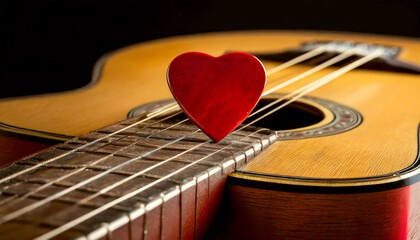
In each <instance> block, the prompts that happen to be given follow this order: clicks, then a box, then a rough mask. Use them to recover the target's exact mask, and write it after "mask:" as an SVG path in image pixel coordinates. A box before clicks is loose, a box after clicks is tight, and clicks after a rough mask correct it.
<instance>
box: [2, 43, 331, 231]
mask: <svg viewBox="0 0 420 240" xmlns="http://www.w3.org/2000/svg"><path fill="white" fill-rule="evenodd" d="M325 51H326V47H325V46H319V47H317V48H315V49H313V50H311V51H309V52H307V53H304V54H302V55H300V56H298V57H296V58H294V59H292V60H289V61H287V62H285V63H283V64H280V65H279V66H277V67H275V68H274V69H271V70H270V71H269V72H267V74H266V75H267V76H268V75H271V74H273V73H275V72H278V71H281V70H283V69H285V68H287V67H290V66H293V65H295V64H298V63H300V62H302V61H305V60H307V59H309V58H311V57H314V56H316V55H319V54H321V53H323V52H325ZM177 107H179V106H178V104H176V103H174V104H171V105H169V106H167V107H165V108H164V109H159V111H157V112H152V113H150V114H149V115H148V117H147V118H145V119H142V120H141V121H139V122H135V123H133V124H131V125H129V126H127V127H125V128H122V129H120V130H118V131H116V132H113V133H110V134H108V135H105V136H103V137H101V138H99V139H96V140H94V141H92V142H88V143H87V144H85V145H82V146H80V147H78V148H75V149H73V150H71V151H69V152H66V153H63V154H61V155H58V156H56V157H53V158H50V159H48V160H45V161H43V162H41V163H38V164H36V165H34V166H32V167H29V168H26V169H23V170H21V171H19V172H16V173H13V174H10V175H9V176H6V177H3V178H1V179H0V183H3V182H6V181H8V180H10V179H12V178H15V177H17V176H20V175H22V174H24V173H26V172H29V171H32V170H34V169H36V168H39V167H41V166H43V165H45V164H48V163H51V162H53V161H55V160H57V159H60V158H62V157H65V156H67V155H69V154H71V153H73V152H76V151H79V150H81V149H83V148H85V147H88V146H90V145H92V144H95V143H97V142H99V141H102V140H104V139H106V138H108V137H111V136H113V135H115V134H118V133H120V132H122V131H125V130H127V129H129V128H131V127H134V126H136V125H138V124H140V123H142V122H145V121H147V120H150V119H152V118H154V117H156V116H158V115H160V114H163V113H165V112H168V111H170V110H173V109H175V108H177ZM0 224H1V223H0Z"/></svg>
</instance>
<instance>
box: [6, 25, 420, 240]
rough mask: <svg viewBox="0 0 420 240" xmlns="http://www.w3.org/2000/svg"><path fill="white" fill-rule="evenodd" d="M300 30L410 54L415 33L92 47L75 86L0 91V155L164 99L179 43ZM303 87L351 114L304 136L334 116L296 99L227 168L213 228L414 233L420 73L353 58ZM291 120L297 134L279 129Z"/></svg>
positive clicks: (240, 47)
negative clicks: (296, 108)
mask: <svg viewBox="0 0 420 240" xmlns="http://www.w3.org/2000/svg"><path fill="white" fill-rule="evenodd" d="M311 40H325V41H332V40H334V41H335V40H337V41H346V40H352V41H355V42H368V43H375V44H384V45H390V46H399V47H401V49H402V50H401V53H400V55H399V56H398V59H400V60H403V61H406V62H411V63H412V64H417V65H420V41H419V40H416V39H408V38H399V37H383V36H376V35H358V34H341V33H340V34H339V33H323V32H289V31H251V32H230V33H215V34H213V33H212V34H200V35H192V36H185V37H173V38H167V39H162V40H156V41H150V42H146V43H141V44H138V45H133V46H129V47H126V48H123V49H120V50H117V51H115V52H112V53H110V54H108V55H106V56H104V57H103V58H101V59H100V60H99V61H98V63H97V64H96V65H95V68H94V71H93V79H92V82H91V84H89V85H88V86H86V87H84V88H81V89H77V90H73V91H69V92H63V93H51V94H45V95H39V96H28V97H23V98H11V99H3V100H2V101H0V123H1V124H0V129H1V130H2V135H1V136H0V141H1V142H0V146H1V149H0V159H2V161H3V162H2V164H3V165H4V164H6V163H9V162H11V161H15V160H17V159H19V158H21V157H23V156H25V155H28V154H31V153H35V152H37V151H41V150H43V149H47V148H49V147H50V146H51V144H52V143H53V142H52V141H57V142H58V141H65V140H67V139H70V138H71V137H73V136H79V135H84V134H87V133H89V132H90V131H93V130H95V129H99V128H102V127H105V126H108V125H111V124H113V123H115V122H118V121H121V120H123V119H125V118H126V116H127V114H128V112H130V110H132V109H134V108H136V107H138V106H140V105H144V104H147V103H150V102H155V101H161V100H164V99H170V98H171V93H170V91H169V89H168V87H167V83H166V81H165V79H166V70H167V66H168V65H169V63H170V62H171V60H172V59H173V58H174V57H176V56H177V55H179V54H181V53H184V52H191V51H199V52H205V53H208V54H211V55H213V56H219V55H222V54H223V53H225V52H227V51H243V52H258V53H264V52H273V51H282V50H286V49H293V48H297V47H298V46H299V44H301V43H302V42H305V41H311ZM263 64H264V65H265V67H266V69H267V70H269V69H271V68H273V67H275V66H276V65H278V64H279V63H278V62H273V61H264V60H263ZM311 67H312V66H308V65H296V66H292V67H290V68H288V69H286V70H284V71H281V72H278V73H275V74H273V75H271V76H270V77H269V78H268V88H269V87H270V86H271V85H270V79H276V78H280V77H284V76H289V75H290V76H291V75H292V74H294V73H296V72H299V73H300V72H303V71H305V70H308V69H310V68H311ZM336 69H337V68H336V67H332V68H327V69H324V70H321V71H319V72H317V73H315V74H313V75H311V76H310V77H308V78H305V79H304V80H302V81H301V82H297V83H295V84H292V85H290V86H287V87H285V88H282V89H280V90H278V92H277V93H278V94H284V93H288V92H293V91H294V90H296V89H297V88H299V87H302V86H304V85H306V84H308V83H310V82H311V81H314V80H316V79H318V78H320V77H322V76H324V75H326V74H328V73H330V72H332V71H333V70H336ZM289 78H290V77H289ZM284 80H287V77H286V78H285V79H283V81H284ZM58 81H59V80H58ZM280 82H281V81H280ZM276 83H277V84H278V83H279V82H276ZM273 86H274V83H273ZM309 96H310V97H313V98H315V99H321V101H322V100H325V101H327V102H332V103H337V104H339V105H342V106H345V107H348V108H349V109H353V110H355V112H357V113H358V114H360V121H359V123H357V124H356V125H355V126H354V127H351V128H349V129H346V130H345V131H344V130H343V131H340V132H337V133H333V134H324V135H323V134H322V133H321V135H314V136H310V135H311V132H302V131H307V130H311V129H318V128H319V127H322V126H324V125H328V124H329V123H331V122H332V121H334V119H335V118H336V117H337V116H336V113H334V111H330V110H328V108H326V107H322V106H320V105H322V104H319V103H317V102H316V101H312V100H311V99H310V98H309V99H306V100H305V101H308V104H309V105H311V106H312V107H314V108H319V111H320V112H321V113H323V114H322V116H323V119H322V120H321V121H320V122H318V123H316V124H313V125H309V126H305V127H301V128H298V129H291V130H287V131H284V130H282V131H279V132H278V133H279V136H280V137H279V140H278V141H277V142H275V143H273V144H272V145H271V146H269V147H268V148H267V149H265V150H264V151H262V152H261V153H260V154H258V155H257V156H256V157H255V158H254V159H253V160H252V161H250V162H249V163H247V164H245V165H244V166H243V167H242V168H241V169H240V171H237V172H235V173H233V174H231V175H230V176H229V178H228V181H227V183H228V186H227V188H226V189H227V191H226V194H225V196H226V199H227V200H226V202H225V206H226V207H225V208H223V210H224V211H225V212H226V214H227V217H226V218H227V219H228V220H226V222H225V223H226V226H227V227H225V228H224V230H223V233H221V236H219V237H222V238H223V237H225V238H229V239H230V238H237V239H257V238H259V239H418V238H420V184H419V183H418V181H419V180H420V175H419V174H420V170H419V169H418V167H419V166H418V164H419V163H418V161H419V159H418V158H419V123H420V75H419V74H414V73H401V72H393V71H380V70H367V69H356V70H353V71H351V72H349V73H346V74H344V75H343V76H340V77H339V78H337V79H336V80H334V81H332V82H331V83H329V84H327V85H325V86H322V87H320V88H319V89H316V90H315V91H313V92H311V93H310V94H309ZM284 118H287V116H284ZM337 124H338V123H337ZM330 127H331V128H333V127H334V126H330ZM273 130H277V129H273ZM298 131H301V133H302V134H304V135H305V134H306V135H305V136H304V137H297V138H294V139H291V138H287V137H286V138H284V139H282V137H281V136H282V135H281V134H282V133H286V132H292V133H293V132H294V133H296V132H298ZM286 135H287V134H286ZM48 139H49V140H48ZM12 146H14V147H12Z"/></svg>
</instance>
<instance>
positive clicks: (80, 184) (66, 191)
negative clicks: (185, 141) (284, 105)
mask: <svg viewBox="0 0 420 240" xmlns="http://www.w3.org/2000/svg"><path fill="white" fill-rule="evenodd" d="M332 63H334V62H331V64H332ZM253 115H255V114H252V115H250V116H249V117H252V116H253ZM208 142H211V141H208ZM169 144H170V143H169ZM203 144H204V143H203ZM165 146H166V145H165ZM200 146H201V145H200ZM162 147H163V146H162ZM197 147H199V146H196V147H195V148H197ZM195 148H194V149H195ZM156 150H158V149H155V150H154V151H156ZM190 151H191V150H190ZM149 154H150V153H149ZM146 156H147V155H146ZM141 157H144V156H140V157H139V158H141ZM137 159H138V158H135V159H132V160H137ZM132 160H129V161H128V162H125V163H124V164H121V165H119V166H116V167H115V168H113V169H110V170H108V171H106V172H103V173H101V174H99V175H96V176H95V177H93V178H92V179H87V180H86V181H85V182H81V183H79V184H77V185H75V186H73V187H71V188H68V189H66V190H63V191H62V192H59V193H58V194H56V195H52V196H50V197H48V198H46V199H44V201H45V202H49V201H51V200H53V199H56V198H58V197H60V196H62V195H64V194H66V193H68V192H70V191H72V190H74V189H76V188H78V187H80V186H83V185H85V184H87V183H89V182H92V181H94V180H96V179H98V178H99V177H102V176H104V175H106V174H107V173H109V172H111V171H113V170H115V169H116V168H119V167H122V166H124V165H125V164H128V163H130V162H131V161H132ZM169 160H170V159H169ZM169 160H167V161H164V162H162V163H160V164H156V165H154V166H152V167H151V168H149V169H147V170H150V169H152V168H154V167H157V166H160V165H161V164H163V163H165V162H168V161H169ZM31 194H32V193H31ZM27 195H28V194H27ZM44 201H42V202H37V203H36V204H34V205H29V206H27V207H25V208H22V209H20V211H17V212H14V213H12V214H9V215H7V216H5V217H3V219H2V220H3V221H9V220H10V219H11V218H15V217H16V216H17V215H21V214H23V212H25V211H28V210H27V209H30V208H35V207H39V206H40V205H42V204H44Z"/></svg>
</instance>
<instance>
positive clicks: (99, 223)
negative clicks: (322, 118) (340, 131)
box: [0, 115, 276, 239]
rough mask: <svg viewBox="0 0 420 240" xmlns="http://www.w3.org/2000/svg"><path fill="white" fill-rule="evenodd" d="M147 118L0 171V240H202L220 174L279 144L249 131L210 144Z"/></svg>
mask: <svg viewBox="0 0 420 240" xmlns="http://www.w3.org/2000/svg"><path fill="white" fill-rule="evenodd" d="M144 117H145V116H144V115H143V116H140V117H135V118H132V119H129V120H126V121H123V122H119V123H117V124H114V125H111V126H109V127H105V128H102V129H99V130H96V131H93V132H91V133H89V134H87V135H84V136H80V137H76V138H74V139H71V140H69V141H67V142H65V143H62V144H58V145H56V146H55V147H54V148H52V149H50V150H48V151H45V152H42V153H40V154H37V155H34V156H32V157H29V158H26V159H23V160H21V161H18V162H16V163H14V164H12V165H9V166H8V167H6V168H3V169H1V170H0V176H1V177H5V176H13V177H11V178H10V179H9V180H8V181H6V182H3V183H2V186H1V187H2V193H3V194H2V195H1V200H0V201H1V206H0V211H1V215H2V216H4V217H3V221H4V220H7V221H6V223H4V224H2V225H0V234H1V235H2V236H6V238H8V237H9V238H13V236H17V235H19V234H22V236H21V235H19V237H20V238H33V237H37V236H40V235H43V234H47V233H48V232H51V231H53V230H54V229H56V230H55V231H57V229H59V230H60V229H61V230H60V231H57V234H58V235H57V236H59V237H63V238H69V237H72V238H74V237H83V236H88V237H93V238H100V237H103V236H107V235H110V234H116V236H118V237H117V239H123V238H125V239H129V238H130V236H143V239H146V237H151V238H152V239H156V238H159V237H161V238H163V237H168V236H177V235H179V236H180V237H186V238H193V237H194V236H202V235H203V234H204V233H205V232H206V230H207V228H208V227H209V224H210V220H211V219H212V217H213V216H214V215H215V213H216V212H217V209H218V207H219V204H220V201H221V196H222V193H223V188H224V182H225V181H226V177H227V174H229V173H231V172H232V171H234V170H236V169H237V168H239V167H240V166H241V165H243V164H244V163H245V162H247V161H249V160H250V159H251V158H252V157H253V156H254V155H255V154H256V153H258V152H260V151H261V150H262V149H263V148H265V147H267V146H268V145H270V143H272V142H274V141H275V140H276V135H275V133H274V132H272V131H269V130H266V129H261V128H255V127H247V128H244V129H243V130H241V131H238V132H235V134H231V135H230V136H228V137H227V138H226V139H225V140H223V141H221V142H220V143H219V144H216V143H214V142H210V141H209V139H208V138H207V137H206V136H205V135H204V134H203V133H202V132H197V128H196V127H195V125H194V124H192V123H191V122H190V121H185V120H183V121H181V118H180V117H169V118H168V117H166V118H164V117H161V118H153V120H147V121H144ZM142 120H143V121H144V122H141V123H140V124H137V123H138V122H139V121H142ZM136 122H137V123H136ZM133 124H136V125H135V126H133V127H131V126H132V125H133ZM121 130H122V131H121ZM118 131H119V132H118ZM116 132H118V133H117V134H115V133H116ZM109 135H112V136H109ZM107 136H109V137H107ZM196 146H198V147H196ZM186 151H187V153H183V152H186ZM168 159H169V161H168ZM181 169H183V170H182V171H180V170H181ZM178 172H179V173H178ZM133 193H134V194H133ZM16 213H17V214H16ZM93 213H95V214H93ZM13 214H15V215H13ZM89 214H91V217H88V218H86V217H87V216H90V215H89ZM63 226H65V227H67V228H68V229H66V228H63ZM18 229H19V230H18ZM10 234H12V235H13V236H12V235H10Z"/></svg>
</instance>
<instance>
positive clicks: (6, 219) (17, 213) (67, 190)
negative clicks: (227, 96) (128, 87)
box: [0, 115, 253, 223]
mask: <svg viewBox="0 0 420 240" xmlns="http://www.w3.org/2000/svg"><path fill="white" fill-rule="evenodd" d="M251 116H253V115H251ZM209 142H210V141H209ZM169 144H171V143H168V145H169ZM165 146H166V145H164V146H162V147H161V148H163V147H165ZM197 147H198V146H197ZM159 149H160V148H158V149H155V150H154V151H157V150H159ZM150 153H152V152H149V153H148V154H150ZM148 154H147V155H148ZM147 155H143V156H140V157H138V158H135V159H131V160H129V161H127V162H125V163H124V164H120V165H119V166H116V167H114V168H112V169H109V170H108V171H105V172H103V173H101V174H99V175H96V176H95V177H93V178H91V179H87V180H86V181H84V182H80V183H79V184H77V185H74V186H72V187H70V188H67V189H66V190H63V191H61V192H59V193H57V194H54V195H52V196H50V197H48V198H46V199H43V200H42V201H39V202H36V203H34V204H32V205H28V206H26V207H23V208H21V209H20V210H18V211H16V212H12V213H10V214H8V215H6V216H4V217H2V218H1V219H0V223H3V222H6V221H10V220H11V219H14V218H16V217H18V216H20V215H22V214H24V213H25V212H27V211H30V210H29V209H34V208H36V207H39V206H41V205H43V204H45V203H47V202H49V201H52V200H54V199H56V198H58V197H61V196H63V195H65V194H67V193H69V192H71V191H73V190H74V189H77V188H79V187H81V186H83V185H85V184H87V183H89V182H92V181H94V180H96V179H98V178H100V177H102V176H105V175H106V174H108V173H109V172H112V171H113V170H115V169H117V168H120V167H122V166H124V165H126V164H128V163H130V162H132V161H134V160H137V159H139V158H142V157H144V156H147ZM168 161H169V160H168ZM165 162H167V161H165ZM161 164H163V163H161ZM161 164H157V165H154V166H152V168H154V167H157V166H160V165H161ZM148 170H150V169H148ZM61 180H62V179H61ZM51 184H53V183H51ZM34 193H35V192H31V193H28V194H26V195H25V197H28V196H30V195H32V194H34Z"/></svg>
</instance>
